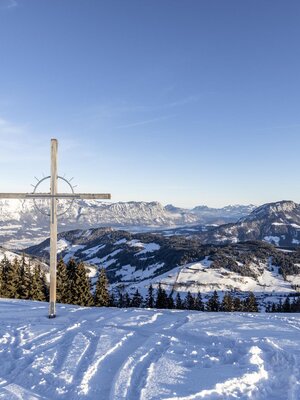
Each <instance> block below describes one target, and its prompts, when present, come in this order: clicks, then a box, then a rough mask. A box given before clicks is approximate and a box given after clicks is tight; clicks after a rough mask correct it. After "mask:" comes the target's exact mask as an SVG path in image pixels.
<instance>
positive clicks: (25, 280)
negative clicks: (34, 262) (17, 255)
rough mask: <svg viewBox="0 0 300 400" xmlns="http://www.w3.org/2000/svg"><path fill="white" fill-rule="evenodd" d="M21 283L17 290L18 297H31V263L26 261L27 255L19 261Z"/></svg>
mask: <svg viewBox="0 0 300 400" xmlns="http://www.w3.org/2000/svg"><path fill="white" fill-rule="evenodd" d="M18 273H19V284H18V290H17V298H18V299H29V296H30V288H31V272H30V265H27V264H26V262H25V256H24V254H23V255H22V260H21V262H20V263H19V272H18Z"/></svg>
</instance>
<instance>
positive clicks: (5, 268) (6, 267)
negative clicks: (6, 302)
mask: <svg viewBox="0 0 300 400" xmlns="http://www.w3.org/2000/svg"><path fill="white" fill-rule="evenodd" d="M0 267H1V270H0V273H1V297H7V296H6V285H7V273H8V270H9V268H10V262H9V261H8V259H7V257H6V255H4V257H3V259H2V261H1V263H0Z"/></svg>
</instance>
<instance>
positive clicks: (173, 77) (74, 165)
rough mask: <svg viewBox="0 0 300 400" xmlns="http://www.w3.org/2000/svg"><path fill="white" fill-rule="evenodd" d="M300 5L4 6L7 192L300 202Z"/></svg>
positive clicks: (9, 2)
mask: <svg viewBox="0 0 300 400" xmlns="http://www.w3.org/2000/svg"><path fill="white" fill-rule="evenodd" d="M299 37H300V3H299V1H296V0H295V1H293V0H290V1H288V2H284V1H282V0H281V1H278V0H268V1H266V0H251V1H250V0H244V1H240V0H236V1H231V0H226V1H224V0H181V1H178V0H160V1H158V0H126V1H124V0H119V1H116V0H107V1H102V0H51V1H50V0H26V1H25V0H23V1H22V0H0V54H1V62H0V152H1V156H0V171H1V173H0V176H1V178H0V191H30V190H31V187H30V183H32V182H33V181H34V178H33V177H34V175H36V176H38V177H39V176H42V173H43V172H44V173H45V174H48V172H49V142H50V138H51V137H57V138H58V140H59V156H60V158H59V170H60V173H61V174H66V176H69V177H71V176H74V177H75V178H74V181H76V183H77V184H78V188H77V190H80V191H96V192H103V191H110V192H111V193H112V195H113V199H114V200H115V201H127V200H136V201H139V200H145V201H151V200H158V201H160V202H162V203H163V204H167V203H173V204H175V205H180V206H186V207H192V206H194V205H199V204H208V205H211V206H222V205H226V204H229V203H231V204H233V203H244V204H246V203H254V204H261V203H265V202H269V201H277V200H281V199H292V200H295V201H298V202H300V185H299V184H298V179H299V178H298V170H299V166H298V159H299V147H300V115H299V104H300V81H299V71H300V47H299Z"/></svg>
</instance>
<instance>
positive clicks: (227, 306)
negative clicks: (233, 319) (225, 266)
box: [221, 292, 234, 312]
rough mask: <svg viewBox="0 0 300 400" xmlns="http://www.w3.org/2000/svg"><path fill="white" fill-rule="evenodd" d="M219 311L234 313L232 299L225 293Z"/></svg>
mask: <svg viewBox="0 0 300 400" xmlns="http://www.w3.org/2000/svg"><path fill="white" fill-rule="evenodd" d="M221 310H222V311H225V312H232V311H234V304H233V298H232V296H231V295H230V293H227V292H226V293H225V295H224V297H223V300H222V304H221Z"/></svg>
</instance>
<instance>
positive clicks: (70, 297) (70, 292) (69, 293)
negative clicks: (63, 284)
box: [65, 258, 77, 304]
mask: <svg viewBox="0 0 300 400" xmlns="http://www.w3.org/2000/svg"><path fill="white" fill-rule="evenodd" d="M76 269H77V264H76V261H75V260H74V258H71V259H70V260H69V262H68V264H67V280H68V284H67V289H66V298H65V301H66V303H68V304H75V297H74V296H75V292H76V290H77V289H76V283H75V280H76Z"/></svg>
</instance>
